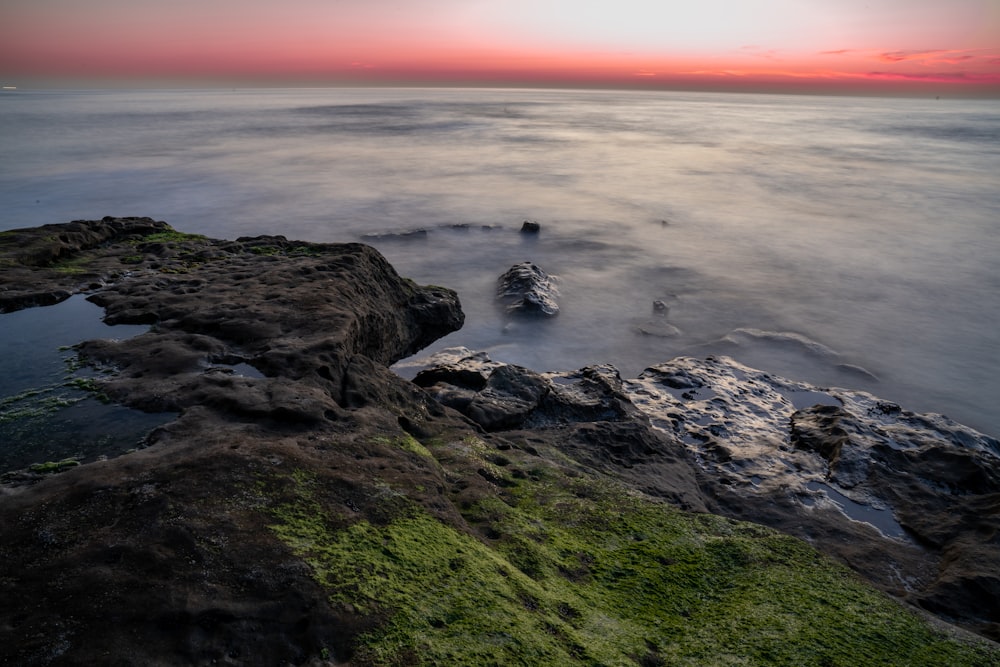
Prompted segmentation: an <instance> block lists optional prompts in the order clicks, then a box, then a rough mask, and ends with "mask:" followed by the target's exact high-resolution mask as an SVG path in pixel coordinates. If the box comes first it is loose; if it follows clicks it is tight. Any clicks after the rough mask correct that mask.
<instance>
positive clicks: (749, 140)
mask: <svg viewBox="0 0 1000 667" xmlns="http://www.w3.org/2000/svg"><path fill="white" fill-rule="evenodd" d="M0 124H2V126H3V127H4V139H3V142H4V145H3V153H2V156H0V204H2V210H3V211H4V213H3V216H2V217H0V229H5V228H14V227H22V226H30V225H37V224H44V223H50V222H63V221H68V220H72V219H80V218H85V219H90V218H100V217H103V216H104V215H149V216H152V217H155V218H158V219H163V220H166V221H167V222H169V223H171V224H172V225H174V226H175V227H177V228H178V229H181V230H183V231H188V232H194V233H202V234H207V235H211V236H216V237H226V238H235V237H238V236H243V235H256V234H269V233H270V234H283V235H286V236H288V237H290V238H301V239H306V240H312V241H356V240H365V241H367V242H369V243H372V244H373V245H375V246H376V247H378V248H379V249H380V250H381V251H382V252H383V253H385V254H386V256H387V257H388V258H389V259H390V261H392V262H393V264H394V265H395V266H396V267H397V268H398V269H399V271H400V272H401V273H402V274H404V275H407V276H409V277H412V278H414V279H415V280H417V281H419V282H424V283H435V284H441V285H446V286H451V287H453V288H455V289H457V290H458V291H459V294H460V296H461V299H462V303H463V307H464V309H465V311H466V313H467V320H466V322H467V323H466V326H465V328H464V329H463V330H462V331H460V332H458V333H455V334H453V335H451V336H449V337H448V338H447V339H445V340H443V341H441V342H439V343H438V344H436V345H435V348H440V347H444V346H449V345H460V344H461V345H466V346H468V347H471V348H477V349H488V350H490V351H491V353H492V355H493V356H494V357H495V358H497V359H499V360H503V361H508V362H514V363H521V364H524V365H528V366H531V367H535V368H538V369H571V368H576V367H579V366H581V365H584V364H588V363H595V362H610V363H614V364H616V365H617V366H619V368H621V370H622V372H623V373H624V374H626V375H635V374H637V373H638V372H639V371H641V370H642V368H644V367H645V366H648V365H652V364H654V363H657V362H660V361H663V360H666V359H668V358H670V357H673V356H676V355H678V354H695V355H704V354H710V353H723V354H729V355H731V356H733V357H735V358H736V359H738V360H740V361H742V362H744V363H747V364H750V365H754V366H757V367H761V368H764V369H765V370H769V371H771V372H776V373H781V374H784V375H788V376H790V377H792V378H795V379H800V380H806V381H811V382H815V383H818V384H821V385H838V386H847V387H850V388H858V389H866V390H870V391H872V392H874V393H877V394H878V395H880V396H882V397H884V398H886V399H889V400H894V401H897V402H900V403H901V404H903V405H904V406H906V407H908V408H910V409H914V410H919V411H936V412H944V413H946V414H948V415H949V416H951V417H953V418H956V419H959V420H960V421H963V422H965V423H968V424H969V425H971V426H974V427H977V428H979V429H980V430H984V431H986V432H988V433H991V434H993V435H997V434H998V433H1000V414H998V411H997V410H996V408H995V406H997V405H1000V346H998V344H997V333H996V332H997V331H998V330H1000V240H998V238H1000V236H998V231H1000V230H998V226H1000V187H998V186H997V180H996V174H998V173H1000V104H998V103H997V102H995V101H967V100H914V99H877V98H851V97H810V96H801V97H792V96H765V95H739V94H694V93H648V92H620V91H617V92H600V91H598V92H595V91H587V92H574V91H517V90H433V89H323V90H237V91H130V92H122V91H117V92H31V91H17V92H16V93H14V94H10V95H8V94H3V95H0ZM525 219H531V220H535V221H538V222H539V223H541V225H542V231H541V234H540V235H538V236H537V237H527V236H524V235H521V234H519V233H518V229H519V228H520V225H521V222H522V221H523V220H525ZM418 229H423V230H426V234H421V235H401V236H393V235H392V234H393V233H403V232H408V231H413V230H418ZM373 235H374V236H373ZM523 260H532V261H534V262H536V263H537V264H539V265H540V266H541V267H542V268H543V269H545V270H546V271H547V272H549V273H550V274H553V275H556V276H558V278H559V287H560V291H561V297H560V298H561V301H560V305H561V313H560V315H559V316H558V317H557V318H556V319H555V320H553V321H547V322H540V321H509V320H508V318H507V317H506V316H505V315H504V313H502V312H501V311H500V310H498V309H497V308H496V307H495V305H494V303H493V291H494V288H495V281H496V278H497V276H499V275H500V274H501V273H502V272H503V271H505V270H506V269H507V268H509V267H510V266H511V265H512V264H514V263H517V262H520V261H523ZM657 300H660V301H663V302H664V303H665V304H666V305H667V306H668V308H669V310H668V312H667V314H666V316H665V319H663V320H659V319H656V318H658V317H660V315H659V314H658V313H656V312H654V310H653V302H654V301H657ZM664 323H666V324H669V325H670V327H676V328H677V329H678V330H679V333H678V334H677V335H673V336H666V335H655V334H656V332H662V333H668V332H671V331H672V329H670V327H665V326H658V325H662V324H664ZM642 329H645V330H646V331H652V332H653V334H654V335H650V334H643V333H642V332H641V330H642ZM874 378H878V379H877V380H876V379H874Z"/></svg>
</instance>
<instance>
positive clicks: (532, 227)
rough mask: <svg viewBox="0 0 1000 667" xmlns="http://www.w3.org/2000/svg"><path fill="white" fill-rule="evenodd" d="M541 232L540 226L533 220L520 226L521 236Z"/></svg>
mask: <svg viewBox="0 0 1000 667" xmlns="http://www.w3.org/2000/svg"><path fill="white" fill-rule="evenodd" d="M541 230H542V226H541V225H540V224H538V223H537V222H534V221H533V220H525V221H524V224H522V225H521V233H522V234H537V233H538V232H540V231H541Z"/></svg>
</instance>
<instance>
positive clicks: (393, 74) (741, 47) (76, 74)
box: [0, 0, 1000, 97]
mask: <svg viewBox="0 0 1000 667" xmlns="http://www.w3.org/2000/svg"><path fill="white" fill-rule="evenodd" d="M200 81H201V82H206V83H226V84H227V85H228V84H230V83H232V84H234V85H235V84H244V85H245V84H259V85H275V84H279V85H280V84H287V85H296V84H308V85H316V84H326V83H330V84H333V83H369V82H370V83H393V84H437V83H440V84H474V85H570V86H592V85H602V86H630V87H649V88H706V89H749V90H788V91H794V90H802V91H830V92H836V91H846V92H886V93H892V92H910V93H922V94H923V93H926V94H962V95H985V96H997V97H1000V0H685V1H683V2H682V1H678V0H597V1H588V0H282V2H277V1H272V0H268V1H264V0H169V1H163V0H85V1H84V0H0V83H2V84H3V85H19V86H30V85H38V84H45V83H47V84H48V85H54V84H60V85H67V84H72V85H87V84H94V85H103V84H108V83H119V84H129V85H132V84H136V85H158V84H163V85H169V84H172V83H184V84H193V83H198V82H200Z"/></svg>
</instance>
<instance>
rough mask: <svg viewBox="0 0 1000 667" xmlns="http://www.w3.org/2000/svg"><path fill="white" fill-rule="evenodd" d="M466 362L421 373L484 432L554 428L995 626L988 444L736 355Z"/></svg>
mask: <svg viewBox="0 0 1000 667" xmlns="http://www.w3.org/2000/svg"><path fill="white" fill-rule="evenodd" d="M466 358H467V359H468V360H469V369H468V372H467V373H466V372H463V368H462V367H463V363H462V361H461V360H453V363H451V364H450V365H448V366H447V371H446V372H445V371H444V369H442V370H440V371H439V370H435V369H430V370H428V371H426V375H424V378H426V379H427V381H428V383H430V384H434V386H433V388H432V391H434V392H436V394H435V395H437V396H438V397H439V400H442V401H443V402H445V403H446V404H448V405H451V406H452V407H454V408H455V409H457V410H459V411H461V412H462V413H463V414H465V415H466V416H467V417H469V418H470V419H472V420H473V421H475V422H476V423H478V424H479V425H480V426H481V427H483V428H484V429H486V430H488V431H503V432H504V433H505V435H507V437H514V438H517V437H523V438H528V437H529V436H528V434H530V437H532V438H535V439H537V438H539V437H542V438H545V439H546V441H547V442H549V443H550V444H551V445H552V446H554V447H557V448H559V449H560V450H561V451H563V452H564V453H567V454H568V455H570V456H571V457H572V458H573V459H574V460H576V461H578V462H580V463H581V464H585V465H588V466H592V467H594V468H597V469H600V470H601V471H602V472H605V473H607V474H610V475H612V476H615V477H617V478H619V479H623V480H628V481H629V483H630V484H632V485H635V486H638V487H640V488H642V490H643V491H644V492H645V493H649V494H653V495H658V496H661V497H664V498H669V499H670V500H671V501H672V502H675V503H681V504H683V505H684V506H686V507H702V506H704V507H707V508H708V509H709V510H711V511H713V512H716V513H721V514H724V515H728V516H732V517H734V518H740V519H745V520H752V521H757V522H760V523H763V524H765V525H769V526H773V527H776V528H779V529H780V530H783V531H786V532H789V533H791V534H793V535H797V536H799V537H801V538H803V539H806V540H808V541H809V542H811V543H812V544H814V545H816V546H817V547H819V548H820V549H822V550H824V551H826V552H827V553H829V554H831V555H832V556H834V557H836V558H839V559H840V560H842V561H843V562H845V563H847V564H848V565H850V566H851V567H853V568H854V569H855V570H857V571H858V572H859V573H860V574H861V575H863V576H864V577H866V578H867V579H868V580H869V581H871V582H872V583H874V584H875V585H877V586H879V587H881V588H883V589H884V590H887V591H890V592H892V593H893V594H895V595H898V596H900V597H902V598H904V599H907V600H909V601H910V602H912V603H913V604H916V605H918V606H921V607H923V608H924V609H927V610H929V611H933V612H934V613H937V614H940V615H942V616H944V617H945V618H949V619H957V620H959V621H960V622H962V623H963V624H965V625H967V626H969V627H972V628H975V629H976V630H977V631H978V632H981V633H983V634H986V635H988V636H997V629H998V628H1000V625H998V624H1000V597H994V598H992V599H990V598H989V593H986V592H984V591H996V590H1000V588H998V587H1000V575H998V574H997V573H1000V545H997V544H996V542H995V540H993V539H992V537H990V536H994V535H997V534H1000V504H998V503H1000V501H998V500H997V499H998V498H1000V443H998V442H997V441H996V440H995V439H993V438H990V437H988V436H986V435H983V434H981V433H977V432H976V431H974V430H972V429H969V428H967V427H964V426H961V425H959V424H956V423H954V422H952V421H950V420H948V419H947V418H945V417H941V416H939V415H917V414H914V413H911V412H907V411H905V410H902V409H901V408H899V406H896V405H895V404H891V403H888V402H885V401H881V400H880V399H878V398H876V397H874V396H871V395H870V394H867V393H864V392H854V391H847V390H842V389H829V390H827V389H822V388H819V387H814V386H812V385H808V384H805V383H801V382H795V381H792V380H787V379H784V378H780V377H777V376H773V375H770V374H766V373H763V372H761V371H757V370H754V369H751V368H749V367H746V366H743V365H741V364H738V363H736V362H734V361H732V360H730V359H727V358H708V359H704V360H697V359H689V358H681V359H674V360H672V361H670V362H667V363H663V364H659V365H657V366H654V367H652V368H650V369H647V370H646V371H645V372H644V373H643V374H642V375H640V377H639V378H636V379H632V380H624V381H623V380H621V378H619V377H618V374H617V372H616V371H615V370H614V369H613V368H610V367H591V368H586V369H582V370H580V371H576V372H574V373H544V374H541V375H539V374H535V373H532V372H530V371H527V370H526V369H520V368H517V367H515V366H505V365H499V366H498V365H497V364H496V363H495V362H490V361H489V359H488V357H486V356H485V355H484V354H482V353H480V354H479V355H471V354H469V355H466ZM494 378H498V379H497V380H494ZM431 380H433V383H431V382H430V381H431ZM484 380H485V382H484ZM456 396H460V397H461V398H460V400H458V399H456V398H455V397H456ZM626 424H627V425H628V426H625V425H626ZM512 432H514V433H516V434H517V435H512ZM543 434H544V435H543ZM695 479H697V480H698V481H697V482H695V481H693V480H695ZM973 553H974V554H975V556H972V555H971V554H973Z"/></svg>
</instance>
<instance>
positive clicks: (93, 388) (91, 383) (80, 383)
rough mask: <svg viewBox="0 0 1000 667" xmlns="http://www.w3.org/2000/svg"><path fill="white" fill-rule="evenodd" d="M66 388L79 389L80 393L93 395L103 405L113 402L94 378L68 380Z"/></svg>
mask: <svg viewBox="0 0 1000 667" xmlns="http://www.w3.org/2000/svg"><path fill="white" fill-rule="evenodd" d="M65 386H67V387H72V388H74V389H79V390H80V391H85V392H87V393H89V394H91V395H92V396H93V397H94V398H96V399H97V400H98V401H100V402H101V403H110V402H111V399H110V398H108V396H107V394H105V393H104V392H103V391H102V390H101V386H100V384H98V382H97V380H95V379H94V378H82V377H74V378H71V379H69V380H67V381H66V383H65Z"/></svg>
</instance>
